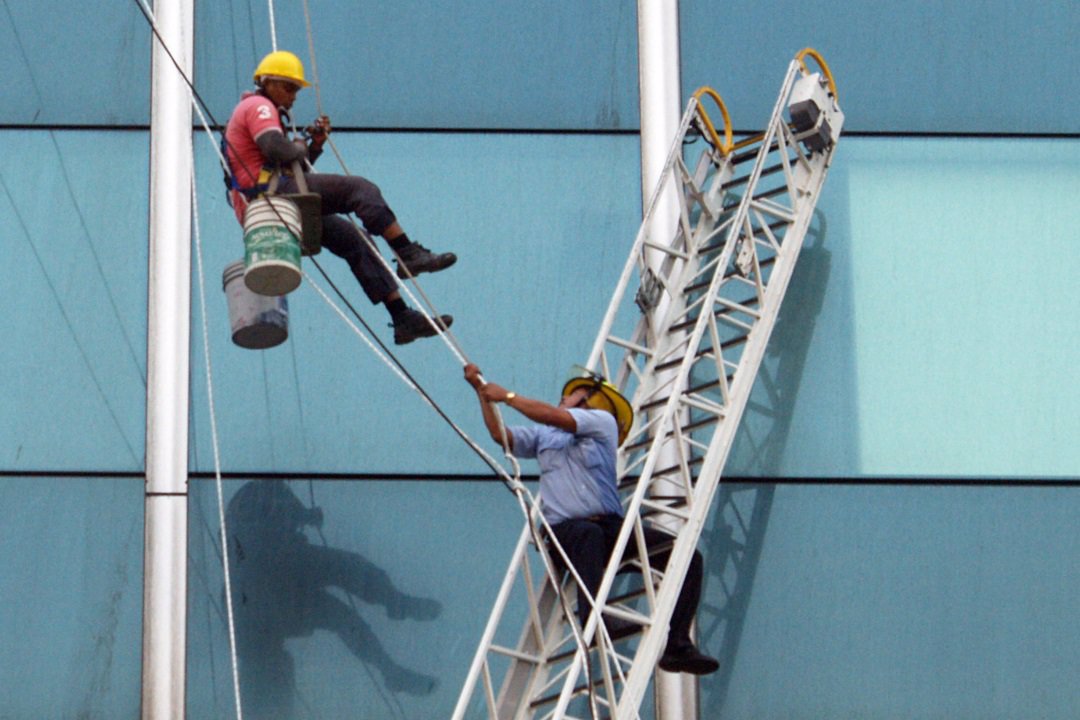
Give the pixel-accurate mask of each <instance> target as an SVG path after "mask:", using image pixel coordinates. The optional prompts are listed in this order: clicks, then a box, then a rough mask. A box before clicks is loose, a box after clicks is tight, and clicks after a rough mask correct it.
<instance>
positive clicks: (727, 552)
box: [698, 210, 832, 710]
mask: <svg viewBox="0 0 1080 720" xmlns="http://www.w3.org/2000/svg"><path fill="white" fill-rule="evenodd" d="M825 230H826V222H825V216H824V214H823V213H822V212H821V211H820V210H815V212H814V217H813V221H812V223H811V225H810V227H809V228H808V229H807V234H806V237H805V240H804V244H803V247H802V249H801V251H800V253H799V259H798V262H797V263H796V268H795V273H794V275H793V277H792V280H791V283H790V285H789V286H788V290H787V292H786V293H785V297H784V302H783V305H782V308H781V310H780V315H779V317H778V319H777V323H776V325H775V327H774V328H773V333H772V336H771V338H770V340H769V344H768V346H767V349H766V358H765V361H764V362H762V364H761V367H760V369H759V370H758V376H757V380H756V382H755V390H754V393H753V395H752V396H751V398H750V402H749V403H748V404H747V406H746V410H745V412H744V415H743V419H742V423H741V425H740V429H739V432H738V434H737V435H736V438H735V442H734V445H733V447H732V450H731V454H730V455H729V457H728V462H727V466H726V467H725V470H724V474H725V476H727V477H728V478H730V479H728V480H724V481H722V482H721V483H720V485H719V487H718V488H717V492H716V510H715V511H714V512H713V514H712V518H711V521H710V522H709V524H707V525H706V527H705V528H704V529H703V531H702V535H701V545H702V547H703V549H704V553H705V556H706V558H707V560H706V580H705V582H706V586H707V587H718V588H720V592H719V593H715V592H714V593H708V592H706V593H705V594H704V596H703V597H704V598H706V600H705V601H704V602H703V603H702V606H701V608H700V610H699V611H698V638H699V641H700V642H701V644H702V645H703V646H704V647H707V648H709V650H712V651H714V652H716V654H717V655H718V656H719V658H720V671H719V672H718V673H717V674H716V676H714V677H712V678H709V679H708V680H707V681H705V682H703V683H702V684H701V694H702V697H703V701H704V702H703V706H704V707H709V708H712V709H714V710H715V709H718V708H723V706H724V701H725V699H726V697H727V692H728V688H729V685H730V682H731V673H732V670H733V669H734V666H735V660H736V656H737V654H738V649H739V640H740V638H741V636H742V629H743V623H744V622H745V620H746V613H747V609H748V607H749V605H750V597H751V590H752V588H753V584H754V576H755V573H756V571H757V566H758V561H759V559H760V557H761V550H762V547H763V546H764V544H765V531H766V528H767V526H768V522H769V514H770V512H771V509H772V503H773V496H774V494H775V491H776V485H775V483H770V482H768V479H770V478H775V477H777V476H778V475H779V473H780V471H781V462H782V460H783V457H784V452H785V449H786V448H787V443H788V436H789V433H790V431H791V420H792V417H793V414H794V408H795V397H796V396H797V395H798V391H799V386H800V384H801V382H802V378H803V372H804V369H805V366H806V358H807V353H808V350H809V347H810V341H811V340H812V338H813V334H814V328H815V325H816V324H817V320H818V316H819V315H820V313H821V309H822V304H823V300H824V296H825V288H826V287H827V286H828V281H829V275H830V273H831V268H832V258H831V255H830V252H829V251H828V250H827V249H826V248H825V246H824V240H825V234H826V233H825ZM751 477H753V478H763V479H765V482H754V481H752V480H750V478H751ZM717 595H719V597H720V602H719V603H717V602H715V601H712V602H710V600H709V599H711V598H715V597H717ZM717 648H719V650H717Z"/></svg>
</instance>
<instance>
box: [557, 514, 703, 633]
mask: <svg viewBox="0 0 1080 720" xmlns="http://www.w3.org/2000/svg"><path fill="white" fill-rule="evenodd" d="M622 521H623V519H622V518H621V517H619V516H618V515H601V516H598V517H593V518H585V519H580V520H564V521H563V522H561V523H559V524H558V525H554V526H552V528H551V529H552V531H553V532H554V533H555V537H556V538H557V539H558V540H559V544H560V545H562V547H563V550H565V551H566V554H567V556H568V557H569V558H570V562H572V563H573V564H574V568H575V569H576V570H577V572H578V575H580V576H581V580H582V582H584V583H585V587H586V588H588V590H589V593H590V594H592V596H593V597H596V591H597V590H599V589H600V581H601V580H603V578H604V568H605V567H606V566H607V562H608V558H610V557H611V553H612V551H613V550H614V549H615V541H616V540H617V539H618V536H619V530H620V529H621V528H622ZM643 530H644V534H645V545H646V546H647V547H648V548H649V562H650V564H651V565H652V566H653V567H656V568H661V569H663V568H666V567H667V562H668V558H669V557H671V548H672V543H673V542H674V537H673V536H672V535H671V534H670V533H666V532H663V531H661V530H657V529H656V528H653V527H650V526H649V525H643ZM654 549H655V550H654ZM551 553H552V559H553V560H554V561H555V562H556V564H557V565H560V564H561V558H560V557H559V555H558V551H557V550H555V549H554V548H551ZM637 554H638V553H637V543H636V542H635V541H634V538H633V536H631V537H630V541H629V542H628V543H627V546H626V554H625V555H624V559H631V558H635V557H637ZM702 572H703V571H702V559H701V553H700V552H698V551H697V550H695V551H694V557H693V559H691V561H690V567H689V568H688V569H687V571H686V579H685V580H684V581H683V586H682V590H681V591H680V592H679V599H678V600H677V601H676V603H675V609H674V611H672V614H671V625H670V632H669V634H668V646H669V647H684V646H687V645H690V644H691V641H690V624H691V623H692V622H693V621H694V615H695V614H696V613H697V608H698V603H699V602H700V600H701V579H702ZM589 610H590V607H589V603H588V602H587V601H586V600H585V599H584V598H580V597H579V599H578V619H579V620H580V621H581V625H582V627H584V626H585V622H586V621H587V620H588V619H589Z"/></svg>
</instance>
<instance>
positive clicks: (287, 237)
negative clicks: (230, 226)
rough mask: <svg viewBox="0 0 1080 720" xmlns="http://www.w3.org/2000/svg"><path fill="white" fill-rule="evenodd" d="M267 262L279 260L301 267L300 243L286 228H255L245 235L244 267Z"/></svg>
mask: <svg viewBox="0 0 1080 720" xmlns="http://www.w3.org/2000/svg"><path fill="white" fill-rule="evenodd" d="M266 260H278V261H282V262H287V263H290V264H292V265H296V266H297V267H299V266H300V242H299V241H298V240H297V239H296V237H295V236H294V235H293V234H292V233H291V232H289V231H288V230H286V229H285V228H284V227H281V226H280V225H278V226H268V227H260V228H255V229H253V230H250V231H248V232H247V233H245V234H244V265H245V266H247V267H251V266H252V265H255V264H257V263H260V262H263V261H266Z"/></svg>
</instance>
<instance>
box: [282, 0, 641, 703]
mask: <svg viewBox="0 0 1080 720" xmlns="http://www.w3.org/2000/svg"><path fill="white" fill-rule="evenodd" d="M271 2H272V0H271ZM303 8H304V25H305V28H306V32H307V42H308V54H309V57H310V59H311V71H312V77H311V79H312V85H313V86H314V88H315V102H316V112H317V113H318V114H319V115H320V116H322V115H325V113H324V111H323V105H322V91H321V84H320V82H319V76H318V67H317V64H316V58H315V41H314V34H313V32H312V29H311V12H310V8H309V7H308V2H307V0H303ZM293 130H294V132H295V127H294V128H293ZM326 140H327V142H328V143H329V145H330V149H331V150H332V151H333V153H334V157H335V158H337V160H338V162H339V164H340V165H341V168H342V170H344V171H345V174H346V175H351V173H350V171H349V168H348V166H347V165H346V164H345V160H344V158H343V157H342V156H341V153H340V152H338V149H337V146H336V145H335V144H334V142H333V139H332V138H331V137H330V136H327V138H326ZM308 167H309V169H312V170H313V168H311V165H310V163H309V165H308ZM349 219H350V220H351V221H352V223H353V227H354V228H355V229H356V231H357V232H358V233H359V234H360V235H361V237H363V238H364V241H365V242H366V243H367V244H368V246H369V247H370V248H371V250H372V251H373V253H374V255H375V256H376V257H378V258H379V260H380V262H382V264H383V266H384V267H385V268H386V270H387V271H388V272H390V274H391V276H395V274H394V273H393V269H392V268H391V267H390V264H389V263H388V262H387V260H386V258H385V257H383V255H382V253H380V252H379V251H378V249H377V248H376V247H375V243H374V242H373V241H372V239H371V236H370V235H368V233H367V232H365V231H364V230H363V229H362V228H361V227H360V226H359V224H358V223H357V222H356V219H355V218H353V217H351V216H350V218H349ZM394 254H395V256H396V255H397V253H396V252H395V253H394ZM313 261H314V260H313ZM398 264H399V266H400V267H403V268H405V273H406V275H407V276H408V279H410V280H412V281H413V284H414V285H415V287H416V290H417V292H418V293H419V294H420V296H421V297H422V298H423V303H420V302H418V301H417V299H416V296H415V295H413V293H412V291H411V290H410V289H409V287H408V285H406V284H405V283H403V282H400V281H399V282H398V287H399V288H400V289H401V290H403V291H404V292H405V294H406V295H407V296H408V297H409V299H410V300H412V302H413V303H414V304H415V305H417V306H418V309H419V311H420V312H421V313H422V314H423V315H424V317H425V318H426V319H427V320H428V321H429V322H432V317H431V316H430V315H429V314H428V312H427V310H426V309H425V306H426V307H427V308H430V309H431V311H432V315H435V316H439V313H438V311H437V310H436V308H435V306H434V304H433V303H432V302H431V300H430V298H428V296H427V295H426V294H425V293H424V291H423V288H422V287H421V285H420V283H419V282H418V281H417V279H416V278H415V277H414V276H413V275H412V273H411V272H410V271H409V269H408V268H407V267H406V266H405V264H404V263H403V262H401V259H400V257H399V258H398ZM315 266H316V267H318V268H319V272H320V273H322V275H323V277H324V278H326V280H327V281H328V282H329V281H330V278H329V277H327V276H326V273H325V272H324V271H323V269H322V267H320V266H319V265H318V263H315ZM305 277H308V276H307V275H306V273H305ZM395 277H396V276H395ZM309 279H310V278H309ZM331 285H333V283H331ZM315 289H316V290H317V292H319V294H320V295H322V296H323V299H324V300H326V301H327V302H328V303H330V304H331V307H333V308H334V309H335V311H337V312H338V314H339V315H340V316H341V317H342V318H343V319H344V320H345V321H346V323H347V324H348V325H349V326H350V327H352V328H353V330H354V332H356V333H357V334H358V335H359V336H360V337H361V338H362V339H363V340H364V342H365V343H366V344H367V345H368V347H370V348H371V349H372V350H373V351H374V352H375V353H376V355H377V356H378V357H379V358H380V359H381V360H383V362H384V363H385V364H387V365H388V366H390V363H389V362H388V361H387V360H386V359H385V357H384V356H383V355H382V353H380V352H379V351H378V350H376V349H375V346H374V345H373V344H372V343H371V341H370V340H369V339H368V338H367V337H366V336H364V335H363V333H361V332H360V331H359V329H358V328H356V326H355V325H353V324H352V322H351V321H350V320H349V319H348V318H347V317H346V316H345V314H344V313H343V312H341V310H340V309H339V308H337V306H336V305H334V304H333V303H331V302H330V299H329V297H328V296H327V295H326V294H325V293H324V292H323V291H322V289H321V288H318V287H316V288H315ZM334 289H335V291H336V290H337V288H336V287H335V288H334ZM338 295H339V296H340V297H341V298H342V300H343V301H345V302H346V304H348V301H347V300H345V298H344V296H343V295H342V294H341V293H340V291H338ZM349 307H350V309H352V306H351V305H350V306H349ZM353 314H354V315H356V317H357V319H358V320H360V322H361V323H363V320H362V319H360V316H359V314H358V313H356V311H355V309H353ZM433 324H434V323H433ZM434 325H435V327H440V325H441V323H439V324H434ZM364 326H365V327H367V325H366V323H364ZM368 332H370V328H368ZM439 337H440V338H442V340H443V342H444V343H445V344H446V346H447V348H448V349H449V350H450V352H451V353H452V354H453V355H454V356H455V357H456V358H457V360H458V362H459V363H461V365H462V366H464V365H466V364H468V359H467V358H466V357H465V354H464V352H463V350H462V349H461V347H460V344H459V343H458V342H457V339H456V338H455V337H454V336H453V334H452V333H451V332H450V330H449V328H442V329H441V331H440V332H439ZM381 344H382V343H381V341H380V345H381ZM383 347H384V349H385V346H383ZM387 354H389V355H391V356H393V354H392V353H390V352H389V350H387ZM394 362H395V364H396V365H397V366H398V367H399V368H401V371H400V372H399V371H398V369H396V368H393V367H392V366H391V368H392V369H394V371H395V373H397V374H398V376H399V377H400V378H402V379H403V380H404V379H405V371H404V368H403V366H401V363H400V362H399V361H398V360H397V359H396V358H394ZM406 384H407V385H409V386H411V387H412V388H413V389H414V390H415V391H417V392H418V393H420V394H421V396H422V397H423V398H424V400H425V401H426V402H427V403H428V405H430V406H431V407H432V408H433V409H434V410H435V411H436V412H438V413H439V415H441V416H442V417H443V419H445V420H446V422H447V423H449V424H450V426H451V427H452V428H453V429H454V431H455V432H457V433H458V435H459V436H460V437H461V438H462V439H463V440H464V441H465V442H466V443H467V444H468V445H469V446H470V447H471V448H472V449H473V450H474V451H475V452H476V453H477V454H478V455H480V457H481V458H483V459H484V461H485V462H486V463H487V464H488V465H489V466H490V467H491V468H492V469H493V470H496V467H498V466H497V463H495V462H494V460H493V459H492V458H491V457H490V455H488V454H487V453H486V452H484V451H483V449H481V448H480V447H479V446H478V445H477V444H476V443H475V442H474V441H473V440H472V439H471V438H469V437H468V435H466V434H465V433H464V431H462V430H461V429H460V428H459V427H458V426H457V425H456V424H455V423H454V422H453V421H452V420H450V418H449V417H447V416H446V414H445V413H443V411H442V410H441V409H440V408H439V407H438V405H436V404H435V402H434V401H433V400H431V398H430V396H428V394H427V393H426V392H425V391H424V390H423V389H422V388H421V387H420V386H419V385H418V384H417V383H416V382H414V381H412V380H411V378H410V379H409V380H408V381H406ZM493 409H494V410H495V417H496V418H497V419H498V423H499V432H500V436H501V442H502V446H503V452H504V454H505V456H506V458H507V459H508V460H509V461H510V462H511V464H512V465H513V467H514V477H513V478H512V479H511V478H509V475H508V474H507V473H506V471H505V470H502V468H501V467H498V469H497V470H496V473H497V474H500V477H501V478H502V479H503V482H504V484H506V485H507V487H508V488H509V489H510V490H511V491H512V492H514V494H515V495H516V496H517V498H518V501H519V503H520V504H521V509H522V512H523V514H524V515H525V522H526V524H527V525H528V526H529V529H530V533H531V534H532V536H533V542H534V543H535V544H536V547H537V551H538V552H539V553H540V555H541V558H543V562H544V569H545V572H546V574H547V576H548V579H549V581H550V582H551V583H552V587H553V588H554V590H555V594H556V596H557V597H558V598H559V601H560V603H561V605H562V608H563V612H564V614H565V615H566V617H567V620H568V621H569V623H570V626H571V628H572V629H573V633H574V638H575V641H576V642H577V645H578V651H579V652H581V653H583V654H584V658H585V663H586V666H587V667H588V666H589V651H588V648H587V647H586V645H585V638H584V635H583V631H582V630H581V629H579V628H578V626H577V623H576V622H575V620H574V617H573V615H572V614H571V613H570V611H569V608H568V606H567V602H566V599H565V596H564V594H563V592H562V590H561V588H560V583H559V578H558V577H557V574H556V573H555V570H554V568H553V567H552V566H551V564H550V558H548V557H547V554H546V553H545V552H544V551H543V549H542V545H541V542H542V540H541V538H540V536H539V533H538V531H537V529H536V527H535V525H534V524H533V522H532V517H531V513H530V508H531V509H532V511H534V512H535V513H536V514H537V515H538V516H539V517H540V520H541V522H542V524H543V526H544V528H545V529H546V530H547V533H548V536H549V537H550V538H551V541H552V543H553V544H554V545H555V547H556V549H557V550H558V551H559V554H560V555H561V556H562V558H563V560H564V562H565V565H566V567H567V568H568V569H569V571H570V573H571V574H572V576H573V578H574V581H575V582H576V583H577V586H578V588H579V594H580V595H583V596H584V598H585V599H586V600H587V602H588V603H589V606H590V607H591V608H593V614H594V615H599V613H598V612H597V610H596V602H595V600H594V598H593V597H592V595H591V593H589V591H588V589H587V588H586V587H585V584H584V583H583V582H582V580H581V577H580V576H579V575H578V574H577V571H576V570H575V569H574V567H573V563H571V562H570V559H569V557H568V556H567V554H566V552H565V550H564V549H563V548H562V546H561V544H560V543H559V541H558V539H557V538H556V537H555V534H554V533H553V532H552V531H551V526H550V525H549V524H548V522H547V520H546V519H545V518H544V516H543V513H542V512H540V505H539V501H538V500H537V499H536V498H534V497H533V496H532V495H531V493H529V492H528V490H527V489H526V488H525V486H524V485H522V483H521V479H520V478H521V467H520V464H519V463H518V460H517V458H516V457H514V455H513V452H512V451H511V450H510V444H509V442H508V437H507V431H506V425H505V423H504V422H503V419H502V414H501V413H500V412H499V409H498V408H493ZM579 601H580V600H579ZM598 627H599V628H602V632H603V633H604V634H605V636H607V629H606V626H605V624H604V623H603V622H602V621H601V622H599V623H598ZM608 641H609V643H610V636H608ZM587 672H588V674H589V675H590V677H591V674H592V673H591V667H590V668H589V669H588V670H587ZM619 674H620V676H621V675H622V672H621V670H620V671H619ZM589 699H590V710H591V712H592V715H593V717H594V718H595V717H596V716H597V709H596V698H595V695H594V691H593V689H592V684H591V683H590V684H589Z"/></svg>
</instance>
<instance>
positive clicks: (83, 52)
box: [0, 0, 153, 170]
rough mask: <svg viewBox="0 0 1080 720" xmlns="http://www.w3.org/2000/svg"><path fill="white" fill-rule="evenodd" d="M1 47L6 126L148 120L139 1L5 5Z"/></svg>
mask: <svg viewBox="0 0 1080 720" xmlns="http://www.w3.org/2000/svg"><path fill="white" fill-rule="evenodd" d="M140 2H141V0H140ZM146 4H147V5H153V3H150V2H148V3H146ZM0 47H3V48H4V52H3V53H2V55H0V77H3V78H4V80H5V84H6V86H7V87H6V88H5V90H4V102H3V103H2V104H0V125H40V126H43V127H47V126H49V125H132V124H146V123H148V122H149V118H150V106H149V103H150V29H149V25H148V24H147V22H146V20H145V18H144V17H143V14H142V13H141V12H140V11H139V7H138V5H137V4H136V3H135V2H121V3H70V2H66V1H65V0H34V2H5V3H4V5H3V8H2V11H0ZM4 147H5V148H10V147H12V146H11V145H9V144H7V143H5V145H4ZM99 169H101V170H103V169H104V166H100V167H99Z"/></svg>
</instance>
